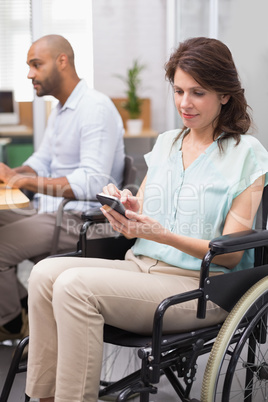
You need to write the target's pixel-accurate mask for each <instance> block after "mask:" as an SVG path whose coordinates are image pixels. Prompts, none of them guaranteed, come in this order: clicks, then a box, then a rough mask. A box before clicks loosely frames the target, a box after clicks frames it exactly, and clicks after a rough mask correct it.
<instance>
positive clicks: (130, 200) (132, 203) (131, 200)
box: [102, 183, 140, 212]
mask: <svg viewBox="0 0 268 402" xmlns="http://www.w3.org/2000/svg"><path fill="white" fill-rule="evenodd" d="M102 191H103V193H104V194H107V195H112V196H114V197H117V198H118V199H119V200H120V201H121V202H122V204H123V205H124V207H125V208H126V209H127V210H130V211H134V212H138V211H139V210H140V203H139V201H138V198H137V197H134V196H133V194H132V193H131V191H130V190H128V189H124V190H122V191H121V190H119V189H118V188H117V187H116V186H115V185H114V184H112V183H110V184H108V185H107V186H105V187H103V190H102Z"/></svg>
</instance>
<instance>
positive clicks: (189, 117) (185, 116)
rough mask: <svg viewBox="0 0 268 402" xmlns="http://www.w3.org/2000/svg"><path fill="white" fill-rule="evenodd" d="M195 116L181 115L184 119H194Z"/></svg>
mask: <svg viewBox="0 0 268 402" xmlns="http://www.w3.org/2000/svg"><path fill="white" fill-rule="evenodd" d="M196 116H197V114H188V113H182V117H183V118H184V119H193V118H194V117H196Z"/></svg>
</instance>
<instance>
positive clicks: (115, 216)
mask: <svg viewBox="0 0 268 402" xmlns="http://www.w3.org/2000/svg"><path fill="white" fill-rule="evenodd" d="M101 211H102V212H103V214H104V215H105V216H106V218H107V219H108V220H109V222H110V223H111V225H112V227H113V229H114V230H116V231H117V232H119V233H122V234H123V235H124V236H125V237H127V238H135V237H138V238H142V239H147V240H152V241H156V242H158V243H163V242H164V241H163V240H164V235H165V233H166V232H167V229H165V228H164V227H163V226H162V225H161V224H160V223H159V222H157V221H156V220H155V219H152V218H149V217H148V216H146V215H143V214H137V213H135V212H133V211H130V210H126V213H125V215H126V217H124V216H123V215H121V214H119V213H118V212H116V211H114V210H111V209H110V210H109V212H107V211H106V210H105V209H104V208H101Z"/></svg>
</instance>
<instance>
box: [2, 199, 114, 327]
mask: <svg viewBox="0 0 268 402" xmlns="http://www.w3.org/2000/svg"><path fill="white" fill-rule="evenodd" d="M55 222H56V212H53V213H44V214H38V213H37V211H36V210H35V208H33V207H32V206H31V207H30V208H28V209H27V208H25V209H22V210H20V209H18V210H11V211H1V213H0V326H2V325H4V324H6V323H7V322H9V321H11V320H12V319H14V318H15V317H16V316H17V315H18V314H20V312H21V303H20V300H21V299H22V298H23V297H25V296H26V295H27V291H26V289H25V288H24V287H23V286H22V284H21V283H20V282H19V281H18V278H17V274H16V270H15V267H14V266H16V265H17V264H19V263H20V262H21V261H23V260H26V259H31V258H32V257H36V256H43V257H45V256H47V255H49V254H50V251H51V247H52V240H53V232H54V228H55ZM81 225H82V220H81V213H80V212H77V211H66V212H65V213H64V214H63V219H62V224H61V232H60V238H59V246H58V251H57V253H61V252H62V251H67V250H68V251H75V250H76V244H77V241H78V236H79V231H80V227H81ZM89 234H90V236H91V238H100V237H110V236H112V235H113V233H112V231H111V225H110V224H108V223H107V224H105V225H103V224H100V225H94V232H91V231H89Z"/></svg>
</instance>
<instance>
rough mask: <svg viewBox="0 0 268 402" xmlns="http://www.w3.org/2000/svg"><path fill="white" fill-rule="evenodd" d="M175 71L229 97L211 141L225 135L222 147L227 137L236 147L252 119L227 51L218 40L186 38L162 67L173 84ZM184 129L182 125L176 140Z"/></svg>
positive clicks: (230, 55) (230, 56) (229, 53)
mask: <svg viewBox="0 0 268 402" xmlns="http://www.w3.org/2000/svg"><path fill="white" fill-rule="evenodd" d="M177 68H180V69H182V70H183V71H184V72H186V73H188V74H190V75H191V76H192V77H193V78H194V79H195V81H197V82H198V83H199V85H201V86H202V87H203V88H204V89H207V90H209V91H215V92H216V93H218V94H219V95H230V99H229V101H228V102H227V103H226V104H225V105H222V108H221V112H220V115H219V116H218V119H217V121H216V126H215V128H214V133H213V139H214V140H215V139H216V138H217V137H218V136H219V135H220V134H221V133H224V134H223V135H222V136H221V138H220V139H219V146H220V147H221V148H222V141H223V140H224V139H225V138H228V137H233V138H234V139H235V140H236V143H237V144H238V143H239V141H240V135H241V134H245V133H246V132H247V131H248V129H249V128H250V126H251V124H252V119H251V117H250V115H249V113H248V107H249V106H248V104H247V101H246V98H245V96H244V89H243V88H242V87H241V82H240V79H239V76H238V72H237V69H236V66H235V64H234V61H233V57H232V54H231V52H230V50H229V48H228V47H227V46H226V45H225V44H224V43H222V42H221V41H219V40H217V39H212V38H205V37H197V38H190V39H187V40H185V41H184V42H182V43H180V44H179V47H178V48H177V49H176V50H175V51H174V53H173V54H172V55H171V56H170V59H169V61H168V62H167V63H166V65H165V71H166V79H167V80H169V82H170V83H171V84H172V85H173V84H174V76H175V72H176V70H177ZM187 130H188V128H187V127H186V126H184V127H183V129H182V132H181V133H180V134H179V136H178V137H177V138H179V137H180V136H181V135H183V134H184V133H185V132H186V131H187Z"/></svg>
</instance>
